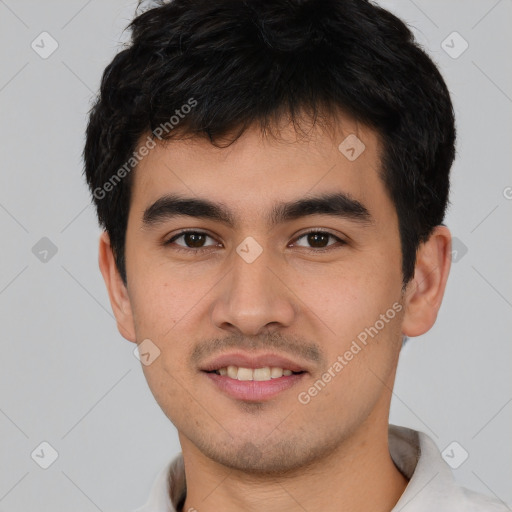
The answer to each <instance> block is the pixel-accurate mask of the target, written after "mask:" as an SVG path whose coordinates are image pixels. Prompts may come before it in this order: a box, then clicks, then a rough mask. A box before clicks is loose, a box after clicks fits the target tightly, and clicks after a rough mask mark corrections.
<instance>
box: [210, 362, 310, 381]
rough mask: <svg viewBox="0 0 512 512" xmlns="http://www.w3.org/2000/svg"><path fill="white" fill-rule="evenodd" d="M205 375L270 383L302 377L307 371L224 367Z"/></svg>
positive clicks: (265, 367) (274, 367)
mask: <svg viewBox="0 0 512 512" xmlns="http://www.w3.org/2000/svg"><path fill="white" fill-rule="evenodd" d="M205 373H214V374H215V375H220V376H223V377H226V376H227V377H229V378H231V379H236V380H240V381H250V380H255V381H258V382H264V381H269V380H272V379H280V378H281V377H283V376H285V377H289V376H290V375H301V374H302V373H306V372H305V370H301V371H298V372H294V371H292V370H290V369H288V368H279V367H277V366H273V367H270V366H264V367H262V368H254V369H253V368H244V367H242V366H234V365H229V366H224V367H223V368H219V369H218V370H211V371H207V372H205Z"/></svg>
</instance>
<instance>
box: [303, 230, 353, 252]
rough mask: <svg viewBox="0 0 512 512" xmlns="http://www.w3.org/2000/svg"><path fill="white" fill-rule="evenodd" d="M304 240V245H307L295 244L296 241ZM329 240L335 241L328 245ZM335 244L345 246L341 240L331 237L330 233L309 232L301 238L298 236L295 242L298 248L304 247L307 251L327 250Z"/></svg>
mask: <svg viewBox="0 0 512 512" xmlns="http://www.w3.org/2000/svg"><path fill="white" fill-rule="evenodd" d="M301 239H305V240H306V243H307V244H308V245H309V247H308V246H306V245H301V244H297V241H299V240H301ZM329 239H333V240H335V242H334V243H329ZM336 242H338V243H339V244H341V245H344V244H345V241H343V240H342V239H341V238H339V237H337V236H335V235H333V234H332V233H329V232H328V231H309V232H308V233H303V234H302V235H301V236H299V237H298V238H297V240H296V242H295V243H296V244H297V245H298V246H299V247H306V248H309V249H320V250H322V249H328V248H330V247H331V246H332V245H336Z"/></svg>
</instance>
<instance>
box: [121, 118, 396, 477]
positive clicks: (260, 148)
mask: <svg viewBox="0 0 512 512" xmlns="http://www.w3.org/2000/svg"><path fill="white" fill-rule="evenodd" d="M354 135H355V136H357V138H358V139H359V140H360V141H362V142H363V143H364V146H365V149H364V151H363V152H362V153H361V154H360V155H359V156H358V157H357V158H356V159H353V156H354V154H357V151H358V147H355V146H354V140H355V139H353V137H354ZM347 136H351V138H350V139H348V142H347V147H346V148H345V152H344V153H343V152H342V151H340V149H338V145H339V144H340V143H341V142H342V141H344V140H345V138H346V137H347ZM349 142H352V144H350V143H349ZM351 147H355V151H354V152H352V151H351V149H350V148H351ZM347 155H348V156H349V157H350V158H347ZM379 170H380V158H379V143H378V138H377V136H376V134H375V133H374V132H373V131H372V130H370V129H368V128H365V127H364V126H361V125H358V124H356V123H354V122H351V121H349V120H347V119H345V120H343V122H341V123H340V125H339V126H338V128H337V132H336V134H335V135H334V136H333V135H332V134H329V133H326V132H322V131H321V130H320V129H319V128H315V129H314V130H313V131H312V132H311V133H310V135H309V137H308V138H307V140H306V139H304V138H303V139H300V138H297V136H296V134H295V131H294V130H293V127H291V126H283V127H281V131H280V139H279V140H276V139H272V138H270V137H267V138H265V137H263V136H262V135H261V132H260V131H259V129H258V128H256V127H255V128H251V129H250V130H248V131H246V132H245V133H244V135H243V136H242V137H241V138H240V139H239V140H238V141H237V142H235V143H234V144H232V145H231V146H230V147H228V148H216V147H214V146H212V145H211V144H210V143H209V142H208V141H206V140H202V139H190V140H173V141H170V142H169V143H167V145H166V146H163V145H159V146H157V147H156V148H154V149H153V150H151V151H150V153H149V155H148V156H147V157H145V159H144V160H143V161H142V162H141V163H140V164H139V166H138V168H137V170H136V171H135V174H134V176H133V178H134V181H133V184H132V198H131V205H130V213H129V219H128V228H127V237H126V270H127V276H128V282H127V288H126V290H127V296H128V298H129V309H130V311H129V314H128V315H127V317H126V318H125V323H126V322H128V323H129V324H130V325H129V327H128V331H131V332H133V339H132V341H134V340H137V342H141V341H142V340H147V339H149V340H151V341H150V342H146V343H150V344H149V345H147V346H148V347H151V348H150V350H149V353H150V354H152V355H150V356H149V357H150V358H151V359H152V358H153V357H155V355H156V354H158V355H157V357H156V358H155V359H154V360H153V361H152V362H151V363H150V364H148V365H143V370H144V373H145V376H146V378H147V381H148V384H149V386H150V388H151V391H152V392H153V394H154V396H155V398H156V400H157V402H158V403H159V405H160V406H161V408H162V410H163V411H164V412H165V414H166V415H167V416H168V417H169V419H170V420H171V421H172V423H173V424H174V425H175V426H176V428H177V429H178V432H179V436H180V442H181V444H182V448H183V451H184V453H185V450H190V451H193V450H194V451H196V452H197V453H201V454H203V455H205V456H206V457H207V458H208V459H209V460H213V461H216V462H218V463H222V464H224V465H226V466H228V467H231V468H236V469H240V470H243V471H245V472H253V473H254V474H256V473H265V474H269V473H272V472H273V473H276V474H277V473H280V472H284V471H290V470H293V469H294V468H299V467H304V466H305V465H307V464H310V463H313V462H314V461H316V460H320V459H321V458H325V457H326V456H327V455H328V454H330V453H334V452H335V450H337V449H338V448H339V447H340V446H342V444H343V442H344V441H345V440H347V439H349V438H350V436H351V435H352V434H353V433H355V432H357V431H361V430H362V429H372V428H376V426H377V425H380V426H382V425H383V424H385V425H387V420H388V416H387V415H388V408H389V400H390V389H391V388H392V384H393V379H394V372H395V368H396V364H397V359H398V354H399V351H400V347H401V342H402V339H401V333H402V330H401V323H402V317H403V312H404V311H403V308H402V305H401V302H402V300H403V297H402V293H401V291H402V273H401V248H400V240H399V233H398V219H397V215H396V211H395V208H394V206H393V203H392V202H391V200H390V198H389V197H388V194H387V191H386V189H385V187H384V184H383V183H382V181H381V178H380V177H379ZM166 195H167V196H170V195H175V196H180V198H181V199H193V200H199V201H208V202H209V203H213V204H214V206H217V210H220V212H219V211H217V210H215V211H213V210H212V208H206V207H205V206H204V205H202V206H200V207H197V206H196V207H192V206H191V204H192V203H188V207H183V206H181V207H179V208H178V207H176V203H175V206H174V207H173V206H172V202H171V203H167V204H166V203H165V201H164V200H162V198H163V197H164V196H166ZM159 200H160V202H159V203H157V201H159ZM304 200H311V202H310V203H309V206H308V205H307V204H304V203H302V204H299V205H298V206H297V205H296V206H295V208H294V207H293V204H294V203H297V202H301V201H304ZM155 203H157V204H156V205H155ZM196 205H197V203H196ZM286 205H288V207H287V206H286ZM290 205H292V206H290ZM152 206H153V207H152ZM185 206H186V205H185ZM210 206H211V205H210ZM145 213H146V215H145V220H144V214H145ZM214 213H216V214H217V215H213V214H214ZM272 214H273V215H272ZM183 230H186V231H188V232H189V233H188V234H183V233H182V231H183ZM127 337H129V336H127ZM158 351H159V353H158ZM235 353H236V354H238V355H239V354H242V355H246V356H248V357H249V358H250V357H251V356H254V355H263V354H271V355H275V356H276V355H277V356H283V357H285V358H286V359H288V360H289V361H291V362H292V363H294V364H295V365H296V367H297V368H296V369H300V370H301V371H302V372H303V373H301V374H299V375H295V374H292V375H291V376H287V375H283V377H281V378H276V379H271V380H270V381H267V382H264V381H253V382H252V383H249V382H245V381H243V382H242V386H241V387H236V386H227V387H226V386H225V382H226V379H228V378H229V377H227V376H222V375H220V376H219V375H215V376H213V375H212V374H208V373H206V372H205V371H203V369H205V368H206V367H207V366H208V365H209V363H210V362H212V361H213V360H214V359H215V358H217V357H218V356H222V355H224V354H235ZM226 361H228V362H229V357H228V359H226V360H223V361H222V362H219V363H217V367H219V366H223V367H224V366H226V365H227V363H226ZM258 363H260V366H261V367H263V366H266V365H267V364H266V363H264V362H261V361H258ZM214 366H215V365H214ZM239 366H243V365H239ZM260 366H257V367H260ZM270 366H272V364H271V365H270ZM285 366H286V364H285V363H283V367H285ZM290 366H291V363H290ZM235 371H236V370H235ZM259 375H266V374H264V373H260V374H259ZM221 381H223V382H224V384H223V383H222V382H221ZM278 381H279V383H278V384H276V382H278ZM315 390H316V391H315ZM251 392H252V393H253V394H252V395H251V394H250V393H251ZM386 432H387V428H386Z"/></svg>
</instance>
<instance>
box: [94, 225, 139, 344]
mask: <svg viewBox="0 0 512 512" xmlns="http://www.w3.org/2000/svg"><path fill="white" fill-rule="evenodd" d="M98 263H99V266H100V270H101V274H102V275H103V279H104V281H105V285H106V286H107V290H108V296H109V298H110V304H111V306H112V311H113V312H114V316H115V317H116V321H117V329H118V330H119V332H120V333H121V336H123V338H125V339H127V340H128V341H132V342H134V343H136V337H135V327H134V322H133V314H132V307H131V304H130V299H129V296H128V290H127V289H126V286H125V284H124V283H123V280H122V279H121V275H120V274H119V271H118V269H117V266H116V263H115V259H114V253H113V251H112V247H111V245H110V238H109V236H108V233H107V232H106V231H104V232H103V233H102V234H101V235H100V240H99V254H98Z"/></svg>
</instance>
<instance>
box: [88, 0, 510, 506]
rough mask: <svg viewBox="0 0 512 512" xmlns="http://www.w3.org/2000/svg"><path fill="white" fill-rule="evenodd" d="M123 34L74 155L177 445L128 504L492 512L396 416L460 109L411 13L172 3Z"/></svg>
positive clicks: (445, 255) (111, 282)
mask: <svg viewBox="0 0 512 512" xmlns="http://www.w3.org/2000/svg"><path fill="white" fill-rule="evenodd" d="M131 28H132V42H131V45H129V46H128V47H127V48H126V49H125V50H123V51H122V52H121V53H119V54H118V55H117V56H116V57H115V58H114V60H113V61H112V63H111V64H110V65H109V66H108V67H107V69H106V70H105V73H104V76H103V80H102V84H101V94H100V96H99V98H98V100H97V103H96V104H95V106H94V108H93V110H92V111H91V115H90V121H89V126H88V129H87V140H86V145H85V150H84V159H85V173H86V178H87V182H88V184H89V186H90V188H91V191H92V194H93V197H94V201H95V204H96V208H97V212H98V218H99V221H100V223H101V225H102V226H103V227H104V228H105V231H104V232H103V234H102V235H101V238H100V247H99V264H100V269H101V272H102V275H103V277H104V279H105V283H106V286H107V288H108V292H109V297H110V301H111V304H112V308H113V311H114V313H115V316H116V319H117V324H118V328H119V331H120V333H121V334H122V335H123V336H124V337H125V338H126V339H127V340H129V341H132V342H134V343H137V344H138V347H139V354H140V358H141V361H142V363H143V366H142V368H143V371H144V374H145V376H146V378H147V381H148V384H149V386H150V388H151V390H152V392H153V394H154V396H155V399H156V400H157V402H158V403H159V405H160V406H161V408H162V410H163V411H164V413H165V414H166V415H167V416H168V418H169V419H170V421H171V422H172V423H173V424H174V425H175V426H176V428H177V430H178V435H179V440H180V444H181V447H182V454H180V455H179V456H178V457H176V458H175V459H174V460H173V461H171V462H170V463H169V465H168V466H166V468H164V470H163V471H162V473H161V474H160V475H159V477H158V479H157V481H156V482H155V485H154V487H153V490H152V494H151V497H150V500H149V501H148V503H147V505H146V507H144V508H143V509H140V510H148V511H149V510H151V511H162V512H163V511H194V510H197V511H199V512H212V511H215V512H217V511H223V512H233V511H260V510H265V511H267V512H272V511H277V510H287V511H304V510H307V511H313V510H323V511H325V512H330V511H339V510H346V511H363V510H365V511H366V510H372V511H382V512H385V511H391V510H393V511H398V510H408V511H420V510H421V511H423V510H425V511H426V510H429V511H432V510H436V511H444V510H446V511H448V510H450V511H452V512H453V511H457V510H461V511H462V510H475V511H476V510H478V511H483V510H505V509H506V507H505V506H503V505H502V504H500V503H499V502H497V501H493V500H491V499H490V498H487V497H485V496H482V495H478V494H476V493H473V492H471V491H469V490H466V489H464V488H461V487H458V486H457V485H456V484H455V482H454V480H453V476H452V475H451V473H450V471H449V469H448V466H447V465H446V464H445V463H444V461H443V460H442V458H441V456H440V454H439V452H438V450H437V448H436V446H435V444H434V442H433V441H432V440H431V439H430V438H428V436H427V435H426V434H424V433H422V432H417V431H414V430H411V429H407V428H404V427H397V426H393V425H388V417H389V407H390V400H391V394H392V388H393V383H394V379H395V373H396V368H397V364H398V359H399V354H400V349H401V347H402V344H403V341H404V338H405V337H406V336H419V335H421V334H423V333H425V332H427V331H428V330H429V329H430V328H431V327H432V325H433V324H434V322H435V320H436V316H437V313H438V310H439V307H440V305H441V301H442V297H443V293H444V289H445V285H446V281H447V278H448V273H449V269H450V251H451V237H450V232H449V230H448V229H447V228H446V227H445V226H444V225H442V221H443V219H444V214H445V209H446V205H447V201H448V191H449V171H450V167H451V165H452V162H453V158H454V142H455V128H454V118H453V108H452V104H451V101H450V97H449V94H448V91H447V88H446V85H445V83H444V81H443V79H442V77H441V75H440V74H439V71H438V70H437V68H436V67H435V65H434V64H433V63H432V61H431V60H430V59H429V57H428V56H427V55H426V54H425V53H424V52H423V51H422V50H421V49H420V48H419V47H418V46H417V45H416V43H415V42H414V40H413V38H412V35H411V32H410V31H409V29H408V28H407V27H406V26H405V25H404V24H403V23H402V22H401V21H400V20H398V19H397V18H396V17H395V16H393V15H392V14H390V13H389V12H387V11H385V10H383V9H381V8H379V7H377V6H375V5H373V4H371V3H369V2H367V1H364V0H336V1H334V0H272V1H258V2H255V1H250V0H246V1H241V0H231V1H227V0H221V1H218V2H211V1H205V0H194V1H190V0H174V1H172V2H169V3H164V4H162V5H161V6H159V7H157V8H154V9H151V10H149V11H147V12H145V13H144V14H142V15H140V16H139V17H137V18H136V19H135V20H134V21H133V22H132V24H131Z"/></svg>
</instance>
